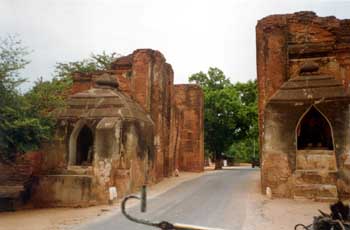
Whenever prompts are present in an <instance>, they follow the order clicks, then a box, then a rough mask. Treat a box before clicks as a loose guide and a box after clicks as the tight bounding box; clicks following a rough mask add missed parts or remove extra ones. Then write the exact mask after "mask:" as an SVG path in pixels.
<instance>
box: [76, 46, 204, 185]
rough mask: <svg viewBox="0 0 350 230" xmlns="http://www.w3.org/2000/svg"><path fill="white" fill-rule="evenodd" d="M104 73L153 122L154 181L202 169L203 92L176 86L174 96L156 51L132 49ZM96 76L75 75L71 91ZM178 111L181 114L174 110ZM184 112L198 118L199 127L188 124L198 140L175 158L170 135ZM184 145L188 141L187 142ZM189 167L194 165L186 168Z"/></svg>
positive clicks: (85, 85) (168, 67)
mask: <svg viewBox="0 0 350 230" xmlns="http://www.w3.org/2000/svg"><path fill="white" fill-rule="evenodd" d="M107 72H108V73H109V74H112V75H113V76H115V77H116V78H117V81H118V84H119V86H118V89H119V90H121V91H122V92H124V93H126V94H128V95H129V96H130V97H131V98H132V99H134V100H135V101H137V102H138V103H139V104H140V105H141V106H142V108H143V109H144V110H145V111H146V112H147V113H149V114H150V116H151V118H152V120H153V122H154V133H155V152H156V159H155V164H154V172H153V173H154V175H153V176H154V178H156V180H157V181H159V180H161V179H162V178H163V177H164V176H171V175H172V174H173V172H174V170H175V169H176V168H179V169H183V170H187V171H201V170H203V164H202V158H204V150H203V148H204V140H203V113H202V112H201V113H200V111H202V110H203V98H202V97H203V95H202V94H203V93H202V92H201V90H200V88H199V87H195V86H191V85H189V86H187V85H180V86H177V88H178V90H177V91H178V95H179V96H178V95H177V94H175V90H174V73H173V70H172V67H171V65H170V64H168V63H166V60H165V58H164V56H163V55H162V54H161V53H160V52H159V51H155V50H151V49H139V50H135V51H134V52H133V53H132V54H130V55H128V56H124V57H121V58H118V59H117V60H116V61H115V62H114V63H112V69H111V70H109V71H107ZM99 74H102V73H94V74H89V75H84V74H80V75H79V74H77V75H76V76H75V78H74V79H75V82H74V85H73V92H80V91H82V90H85V89H87V88H90V87H92V86H93V83H92V80H93V79H94V78H96V77H98V75H99ZM185 94H186V95H187V94H188V95H190V94H195V95H196V96H198V97H199V98H200V100H201V101H200V102H194V101H188V100H187V99H185V98H182V96H183V95H185ZM177 97H179V98H180V99H179V100H177V103H178V104H176V102H175V101H176V98H177ZM179 108H181V109H180V110H181V111H182V112H179V111H178V110H179ZM183 108H186V109H183ZM191 111H192V112H191ZM184 113H186V116H187V115H188V116H190V117H191V116H197V114H199V113H200V115H198V119H202V120H201V122H202V123H201V124H199V123H198V124H195V123H193V124H192V125H193V129H197V128H199V129H200V130H194V131H193V132H195V134H194V136H193V140H199V139H200V138H201V141H193V144H194V145H195V146H194V147H193V151H192V150H191V151H190V152H191V154H188V155H186V157H183V156H178V155H177V154H180V153H181V151H179V146H176V145H180V143H177V144H176V143H175V142H176V140H175V139H176V138H175V136H174V135H173V133H176V130H178V125H184V123H183V122H184V121H182V119H183V114H184ZM192 114H195V115H192ZM186 122H190V121H186ZM186 125H188V124H186ZM190 125H191V124H190ZM196 138H197V139H196ZM190 139H191V138H190ZM183 140H185V139H183ZM187 143H192V142H191V141H190V140H188V141H187ZM181 146H182V147H181V149H183V148H184V147H183V146H185V144H183V143H182V144H181ZM187 146H188V147H187V149H190V148H191V146H189V144H187ZM175 149H176V150H175ZM196 154H197V155H196ZM191 157H192V158H193V159H191ZM203 161H204V160H203ZM179 162H183V163H182V165H183V166H180V165H179ZM184 162H186V163H184ZM191 164H194V165H193V166H190V165H191ZM185 165H186V166H185Z"/></svg>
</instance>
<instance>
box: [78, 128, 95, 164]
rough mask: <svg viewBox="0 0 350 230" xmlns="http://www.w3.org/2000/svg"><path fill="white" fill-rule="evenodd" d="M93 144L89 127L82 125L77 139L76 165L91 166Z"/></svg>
mask: <svg viewBox="0 0 350 230" xmlns="http://www.w3.org/2000/svg"><path fill="white" fill-rule="evenodd" d="M93 144H94V137H93V133H92V131H91V129H90V128H89V127H87V126H86V125H84V126H83V128H82V129H81V130H80V132H79V135H78V138H77V150H76V154H77V155H76V156H77V158H76V165H91V163H92V157H93Z"/></svg>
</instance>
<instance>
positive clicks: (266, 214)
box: [243, 174, 330, 230]
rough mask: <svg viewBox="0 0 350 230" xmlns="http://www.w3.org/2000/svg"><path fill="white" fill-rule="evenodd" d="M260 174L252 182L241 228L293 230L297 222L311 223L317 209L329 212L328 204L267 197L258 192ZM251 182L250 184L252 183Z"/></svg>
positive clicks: (244, 229) (247, 229)
mask: <svg viewBox="0 0 350 230" xmlns="http://www.w3.org/2000/svg"><path fill="white" fill-rule="evenodd" d="M259 180H260V175H259V174H256V175H255V177H254V181H252V183H253V184H254V186H252V187H251V192H250V196H249V202H248V205H247V213H246V214H247V215H246V220H245V224H244V227H243V230H287V229H288V230H293V229H294V226H295V225H296V224H298V223H302V224H305V225H308V224H311V223H312V221H313V217H314V216H318V215H319V213H318V209H321V210H322V211H325V212H326V213H329V212H330V211H329V204H328V203H320V202H312V201H307V200H304V201H301V200H300V201H297V200H291V199H273V198H272V199H268V198H267V197H266V196H264V195H262V194H261V193H260V187H259ZM253 184H252V185H253Z"/></svg>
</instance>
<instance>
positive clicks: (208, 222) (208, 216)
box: [80, 168, 258, 230]
mask: <svg viewBox="0 0 350 230" xmlns="http://www.w3.org/2000/svg"><path fill="white" fill-rule="evenodd" d="M256 173H258V169H250V168H241V169H238V168H235V169H225V170H222V171H219V172H213V173H207V174H205V175H204V176H201V177H199V178H196V179H194V180H191V181H187V182H184V183H182V184H180V185H179V186H177V187H175V188H173V189H171V190H169V191H167V192H165V193H163V194H162V195H160V196H157V197H155V198H153V199H150V200H148V204H147V205H148V208H147V213H146V214H140V213H139V211H138V210H139V206H138V205H137V206H134V207H132V208H130V210H129V212H130V213H132V214H136V215H137V216H138V217H143V218H146V219H151V220H167V221H170V222H176V223H186V224H193V225H201V226H207V227H213V228H214V227H215V228H223V229H227V230H230V229H234V230H239V229H241V228H242V226H243V223H244V220H245V215H246V202H247V199H248V198H247V195H248V190H249V187H250V186H252V183H251V180H250V179H251V178H252V176H253V175H254V174H256ZM80 229H81V230H102V229H103V230H112V229H113V230H147V229H154V228H152V227H147V226H143V225H138V224H135V223H133V222H130V221H128V220H127V219H125V217H124V216H122V214H121V213H118V214H116V215H113V216H110V217H108V218H105V219H102V220H100V221H97V222H94V223H91V224H88V225H85V226H81V228H80Z"/></svg>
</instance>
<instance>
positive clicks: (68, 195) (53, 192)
mask: <svg viewBox="0 0 350 230" xmlns="http://www.w3.org/2000/svg"><path fill="white" fill-rule="evenodd" d="M32 201H34V202H33V204H34V205H35V206H36V207H86V206H90V205H95V204H96V203H97V201H96V199H95V194H94V192H93V180H92V177H91V176H87V175H47V176H41V177H39V178H38V184H37V185H36V186H35V191H33V198H32Z"/></svg>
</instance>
